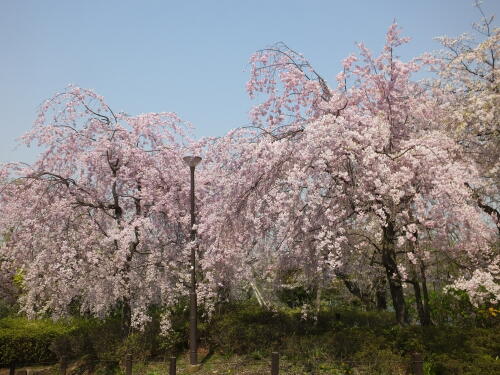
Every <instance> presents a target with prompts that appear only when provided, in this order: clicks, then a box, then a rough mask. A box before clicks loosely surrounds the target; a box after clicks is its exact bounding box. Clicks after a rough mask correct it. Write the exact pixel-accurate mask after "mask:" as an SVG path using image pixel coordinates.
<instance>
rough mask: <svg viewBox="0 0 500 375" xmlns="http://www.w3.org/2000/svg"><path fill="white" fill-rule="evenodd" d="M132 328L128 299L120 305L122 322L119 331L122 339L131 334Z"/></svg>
mask: <svg viewBox="0 0 500 375" xmlns="http://www.w3.org/2000/svg"><path fill="white" fill-rule="evenodd" d="M131 327H132V309H131V308H130V302H129V301H128V299H126V300H125V301H123V305H122V322H121V329H122V335H123V337H127V336H128V335H129V334H130V333H131V331H130V330H131Z"/></svg>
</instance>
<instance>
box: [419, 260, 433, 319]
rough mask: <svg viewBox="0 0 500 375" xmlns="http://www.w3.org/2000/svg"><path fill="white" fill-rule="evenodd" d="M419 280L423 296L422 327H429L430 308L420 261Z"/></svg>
mask: <svg viewBox="0 0 500 375" xmlns="http://www.w3.org/2000/svg"><path fill="white" fill-rule="evenodd" d="M420 278H421V279H422V295H423V308H424V315H423V321H422V325H424V326H430V325H431V324H432V321H431V307H430V305H429V291H428V290H427V278H426V276H425V265H424V262H422V261H420Z"/></svg>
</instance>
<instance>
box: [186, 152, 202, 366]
mask: <svg viewBox="0 0 500 375" xmlns="http://www.w3.org/2000/svg"><path fill="white" fill-rule="evenodd" d="M200 161H201V158H200V157H199V156H186V157H184V162H185V163H186V164H187V165H188V166H189V170H190V171H191V233H190V239H191V242H192V244H191V245H192V246H191V258H190V261H191V262H190V263H191V284H190V286H189V362H190V364H191V365H197V364H198V327H197V325H198V316H197V305H198V303H197V296H196V248H195V246H194V241H195V240H196V229H195V226H194V225H195V223H196V217H195V209H194V170H195V168H196V166H197V165H198V164H199V163H200Z"/></svg>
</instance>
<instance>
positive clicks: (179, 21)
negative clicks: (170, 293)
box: [0, 0, 500, 162]
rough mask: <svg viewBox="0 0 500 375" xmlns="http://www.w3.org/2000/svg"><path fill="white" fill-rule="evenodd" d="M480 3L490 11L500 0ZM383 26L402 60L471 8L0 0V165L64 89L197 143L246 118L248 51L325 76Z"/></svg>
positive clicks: (375, 41)
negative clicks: (172, 127) (184, 124)
mask: <svg viewBox="0 0 500 375" xmlns="http://www.w3.org/2000/svg"><path fill="white" fill-rule="evenodd" d="M483 7H484V10H485V11H486V12H487V13H488V14H497V15H498V14H499V13H500V12H499V10H500V1H493V0H489V1H488V0H487V1H486V2H485V3H484V5H483ZM393 19H396V20H397V22H398V23H399V24H400V26H402V27H403V30H404V34H405V35H407V36H410V37H411V38H412V42H411V43H410V45H409V46H407V47H405V48H404V49H403V50H402V51H401V52H402V53H401V54H402V55H403V57H413V56H415V55H418V54H420V53H422V52H424V51H427V50H435V49H437V48H438V47H439V46H438V44H437V43H436V42H435V41H433V37H435V36H438V35H444V34H446V35H450V36H454V35H458V34H460V33H462V32H466V31H470V30H471V27H470V25H471V23H472V22H473V21H476V20H478V19H479V13H478V12H477V10H476V9H475V8H473V6H472V0H434V1H432V0H419V1H416V0H378V1H376V0H372V1H370V0H351V1H348V0H346V1H337V0H330V1H326V0H323V1H321V0H309V1H306V0H303V1H290V0H289V1H278V0H275V1H273V0H267V1H261V0H254V1H236V0H234V1H228V0H226V1H224V0H219V1H215V0H205V1H201V0H198V1H189V0H184V1H168V0H164V1H147V0H144V1H139V0H137V1H125V0H101V1H97V0H85V1H70V0H59V1H53V0H0V45H1V55H0V113H1V119H0V131H1V132H0V136H1V137H0V150H1V151H0V162H5V161H14V160H22V161H27V162H31V161H33V160H34V158H35V156H36V150H28V149H26V148H24V147H20V148H17V149H16V139H17V138H18V137H19V136H21V135H22V134H23V133H24V132H26V131H27V130H28V129H29V128H30V127H31V125H32V123H33V120H34V119H35V114H36V111H37V107H38V105H39V104H40V103H42V102H43V100H45V99H47V98H49V97H50V96H52V95H53V94H54V93H55V92H58V91H62V90H63V89H64V88H65V87H66V86H67V85H68V84H70V83H73V84H76V85H79V86H81V87H85V88H92V89H94V90H95V91H96V92H97V93H99V94H101V95H103V96H104V97H105V99H106V101H107V102H108V104H109V105H110V106H111V107H112V108H113V109H114V110H115V111H125V112H127V113H129V114H138V113H144V112H160V111H173V112H177V113H178V114H179V115H180V116H181V117H182V118H184V119H185V120H188V121H191V122H192V123H193V124H194V125H195V126H196V128H197V130H196V135H197V136H206V135H214V136H218V135H222V134H224V133H225V132H226V131H228V130H229V129H232V128H234V127H238V126H241V125H243V124H245V123H247V122H248V118H247V113H248V110H249V109H250V107H251V105H252V103H251V101H250V100H249V99H248V97H247V94H246V92H245V83H246V80H247V78H248V72H247V71H246V70H247V68H248V66H247V62H248V58H249V57H250V55H251V54H252V52H254V51H255V50H257V49H260V48H263V47H265V46H268V45H270V44H273V43H275V42H278V41H283V42H285V43H287V44H288V45H289V46H290V47H292V48H293V49H295V50H297V51H300V52H302V53H303V54H304V55H305V56H306V57H307V58H308V59H309V60H310V61H311V63H312V64H313V65H314V66H315V67H316V70H317V71H318V72H320V73H321V74H322V75H323V76H324V77H325V78H326V79H327V80H330V81H333V80H334V77H335V75H336V74H337V73H338V72H339V71H340V61H341V60H342V59H343V58H344V57H345V56H347V55H348V54H349V53H351V52H355V51H356V48H355V45H354V43H355V42H360V41H363V42H365V43H366V44H367V46H368V47H369V48H371V49H374V50H379V49H380V47H381V46H382V44H383V41H384V34H385V31H386V29H387V27H388V26H389V25H390V23H391V22H392V21H393Z"/></svg>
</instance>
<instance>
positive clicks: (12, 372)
mask: <svg viewBox="0 0 500 375" xmlns="http://www.w3.org/2000/svg"><path fill="white" fill-rule="evenodd" d="M15 374H16V362H14V361H12V362H11V363H10V366H9V375H15Z"/></svg>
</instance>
